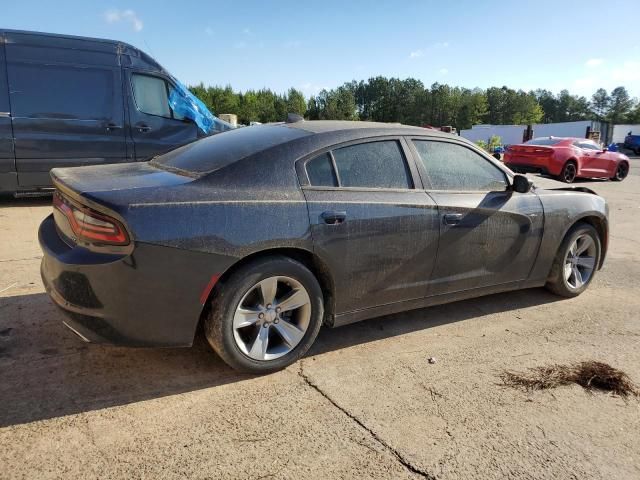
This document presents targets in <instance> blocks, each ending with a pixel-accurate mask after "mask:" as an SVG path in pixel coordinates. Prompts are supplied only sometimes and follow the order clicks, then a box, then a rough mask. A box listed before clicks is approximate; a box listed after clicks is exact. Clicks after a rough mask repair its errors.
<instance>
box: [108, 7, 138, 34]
mask: <svg viewBox="0 0 640 480" xmlns="http://www.w3.org/2000/svg"><path fill="white" fill-rule="evenodd" d="M104 20H105V21H106V22H107V23H119V22H128V23H130V24H131V28H133V30H134V31H136V32H139V31H140V30H142V27H143V26H144V25H143V23H142V20H140V18H138V16H137V15H136V12H134V11H133V10H129V9H127V10H118V9H112V10H107V11H106V12H104Z"/></svg>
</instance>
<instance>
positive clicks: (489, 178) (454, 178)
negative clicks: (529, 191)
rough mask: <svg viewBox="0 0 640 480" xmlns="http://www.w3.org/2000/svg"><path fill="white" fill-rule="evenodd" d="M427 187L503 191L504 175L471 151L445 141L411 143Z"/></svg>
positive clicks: (505, 185)
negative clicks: (425, 178) (426, 179)
mask: <svg viewBox="0 0 640 480" xmlns="http://www.w3.org/2000/svg"><path fill="white" fill-rule="evenodd" d="M413 143H414V145H415V146H416V150H417V151H418V154H419V155H420V159H421V160H422V163H423V164H424V168H425V170H426V172H427V176H428V177H429V181H430V183H431V188H432V189H434V190H454V191H483V192H490V191H504V190H506V188H507V180H506V177H505V174H504V173H503V172H502V171H501V170H500V169H499V168H498V167H496V166H495V165H493V164H492V163H491V162H489V161H488V160H487V159H485V158H484V157H482V156H481V155H479V154H478V153H476V152H474V151H473V150H471V149H469V148H467V147H464V146H462V145H457V144H455V143H447V142H433V141H424V140H415V141H414V142H413Z"/></svg>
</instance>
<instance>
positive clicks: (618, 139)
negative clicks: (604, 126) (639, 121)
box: [611, 125, 640, 143]
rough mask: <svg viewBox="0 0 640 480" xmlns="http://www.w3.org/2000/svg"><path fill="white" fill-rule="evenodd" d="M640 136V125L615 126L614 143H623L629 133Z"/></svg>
mask: <svg viewBox="0 0 640 480" xmlns="http://www.w3.org/2000/svg"><path fill="white" fill-rule="evenodd" d="M629 132H631V133H633V134H634V135H640V125H614V126H613V139H612V140H611V141H612V142H613V143H623V142H624V137H626V136H627V133H629Z"/></svg>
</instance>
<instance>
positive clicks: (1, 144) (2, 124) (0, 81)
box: [0, 33, 18, 193]
mask: <svg viewBox="0 0 640 480" xmlns="http://www.w3.org/2000/svg"><path fill="white" fill-rule="evenodd" d="M17 182H18V177H17V175H16V165H15V156H14V154H13V133H12V131H11V105H10V104H9V87H8V85H7V69H6V64H5V54H4V35H3V34H2V33H0V193H1V192H14V191H15V190H16V187H17Z"/></svg>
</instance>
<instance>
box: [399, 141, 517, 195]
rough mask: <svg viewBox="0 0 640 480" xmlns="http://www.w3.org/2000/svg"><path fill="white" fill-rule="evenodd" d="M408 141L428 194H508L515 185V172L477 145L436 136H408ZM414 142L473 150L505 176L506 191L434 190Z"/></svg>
mask: <svg viewBox="0 0 640 480" xmlns="http://www.w3.org/2000/svg"><path fill="white" fill-rule="evenodd" d="M406 140H407V144H408V145H409V148H410V149H411V153H412V154H413V155H414V160H415V163H416V166H417V168H418V171H419V173H420V175H421V176H422V183H423V184H424V191H425V192H427V193H429V192H433V193H443V192H445V193H456V194H459V193H468V194H478V193H491V192H499V193H501V192H508V191H510V189H511V185H512V183H513V172H511V171H509V170H508V169H507V168H506V167H505V166H504V165H503V164H502V162H498V161H497V160H496V159H495V158H493V157H491V156H490V155H489V154H486V153H485V152H484V151H482V150H480V149H479V148H477V147H476V146H475V145H469V144H467V143H466V142H461V141H458V140H455V139H449V138H442V137H435V136H424V137H421V136H415V135H412V136H407V137H406ZM414 141H423V142H425V141H426V142H441V143H452V144H454V145H457V146H459V147H463V148H467V149H468V150H471V151H472V152H474V153H476V154H477V155H478V156H479V157H481V158H483V159H484V160H485V161H487V162H489V163H490V164H491V165H493V166H494V167H496V169H498V170H499V171H500V172H501V173H502V174H503V175H504V177H505V183H506V184H507V185H506V188H505V189H504V190H440V189H436V188H432V184H431V178H430V177H429V174H428V173H427V170H426V168H425V166H424V162H423V161H422V158H421V157H420V153H419V152H418V149H417V148H416V146H415V144H414Z"/></svg>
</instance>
